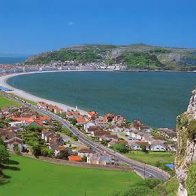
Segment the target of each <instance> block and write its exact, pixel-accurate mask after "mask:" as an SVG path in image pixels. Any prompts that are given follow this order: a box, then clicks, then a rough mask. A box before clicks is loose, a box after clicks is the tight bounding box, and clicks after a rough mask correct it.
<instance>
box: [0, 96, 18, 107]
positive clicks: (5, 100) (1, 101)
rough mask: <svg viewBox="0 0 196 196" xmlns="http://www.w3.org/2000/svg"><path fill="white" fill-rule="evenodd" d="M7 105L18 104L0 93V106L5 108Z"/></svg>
mask: <svg viewBox="0 0 196 196" xmlns="http://www.w3.org/2000/svg"><path fill="white" fill-rule="evenodd" d="M9 106H19V104H18V103H17V102H15V101H12V100H10V99H8V98H6V97H4V96H3V95H2V94H0V108H6V107H9Z"/></svg>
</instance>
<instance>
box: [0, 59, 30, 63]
mask: <svg viewBox="0 0 196 196" xmlns="http://www.w3.org/2000/svg"><path fill="white" fill-rule="evenodd" d="M26 59H27V57H0V64H16V63H22V62H24V61H25V60H26Z"/></svg>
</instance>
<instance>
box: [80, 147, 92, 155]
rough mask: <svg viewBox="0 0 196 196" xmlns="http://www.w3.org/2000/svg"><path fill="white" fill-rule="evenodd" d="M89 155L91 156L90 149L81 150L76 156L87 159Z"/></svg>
mask: <svg viewBox="0 0 196 196" xmlns="http://www.w3.org/2000/svg"><path fill="white" fill-rule="evenodd" d="M90 154H93V151H92V150H91V149H90V148H82V149H80V150H78V155H79V156H80V157H87V156H89V155H90Z"/></svg>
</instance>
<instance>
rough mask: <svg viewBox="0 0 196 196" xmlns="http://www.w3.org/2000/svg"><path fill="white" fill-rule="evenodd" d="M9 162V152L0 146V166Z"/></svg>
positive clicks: (3, 146)
mask: <svg viewBox="0 0 196 196" xmlns="http://www.w3.org/2000/svg"><path fill="white" fill-rule="evenodd" d="M8 160H9V152H8V150H7V148H6V147H5V145H2V144H1V145H0V165H1V164H3V163H6V162H7V161H8Z"/></svg>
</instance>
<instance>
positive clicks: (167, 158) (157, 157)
mask: <svg viewBox="0 0 196 196" xmlns="http://www.w3.org/2000/svg"><path fill="white" fill-rule="evenodd" d="M126 155H127V157H129V158H131V159H134V160H137V161H140V162H143V163H146V164H149V165H153V166H157V163H160V164H161V165H162V164H164V165H165V164H167V163H173V162H174V157H175V154H174V153H171V152H148V153H144V152H141V151H132V152H129V153H128V154H126Z"/></svg>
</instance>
